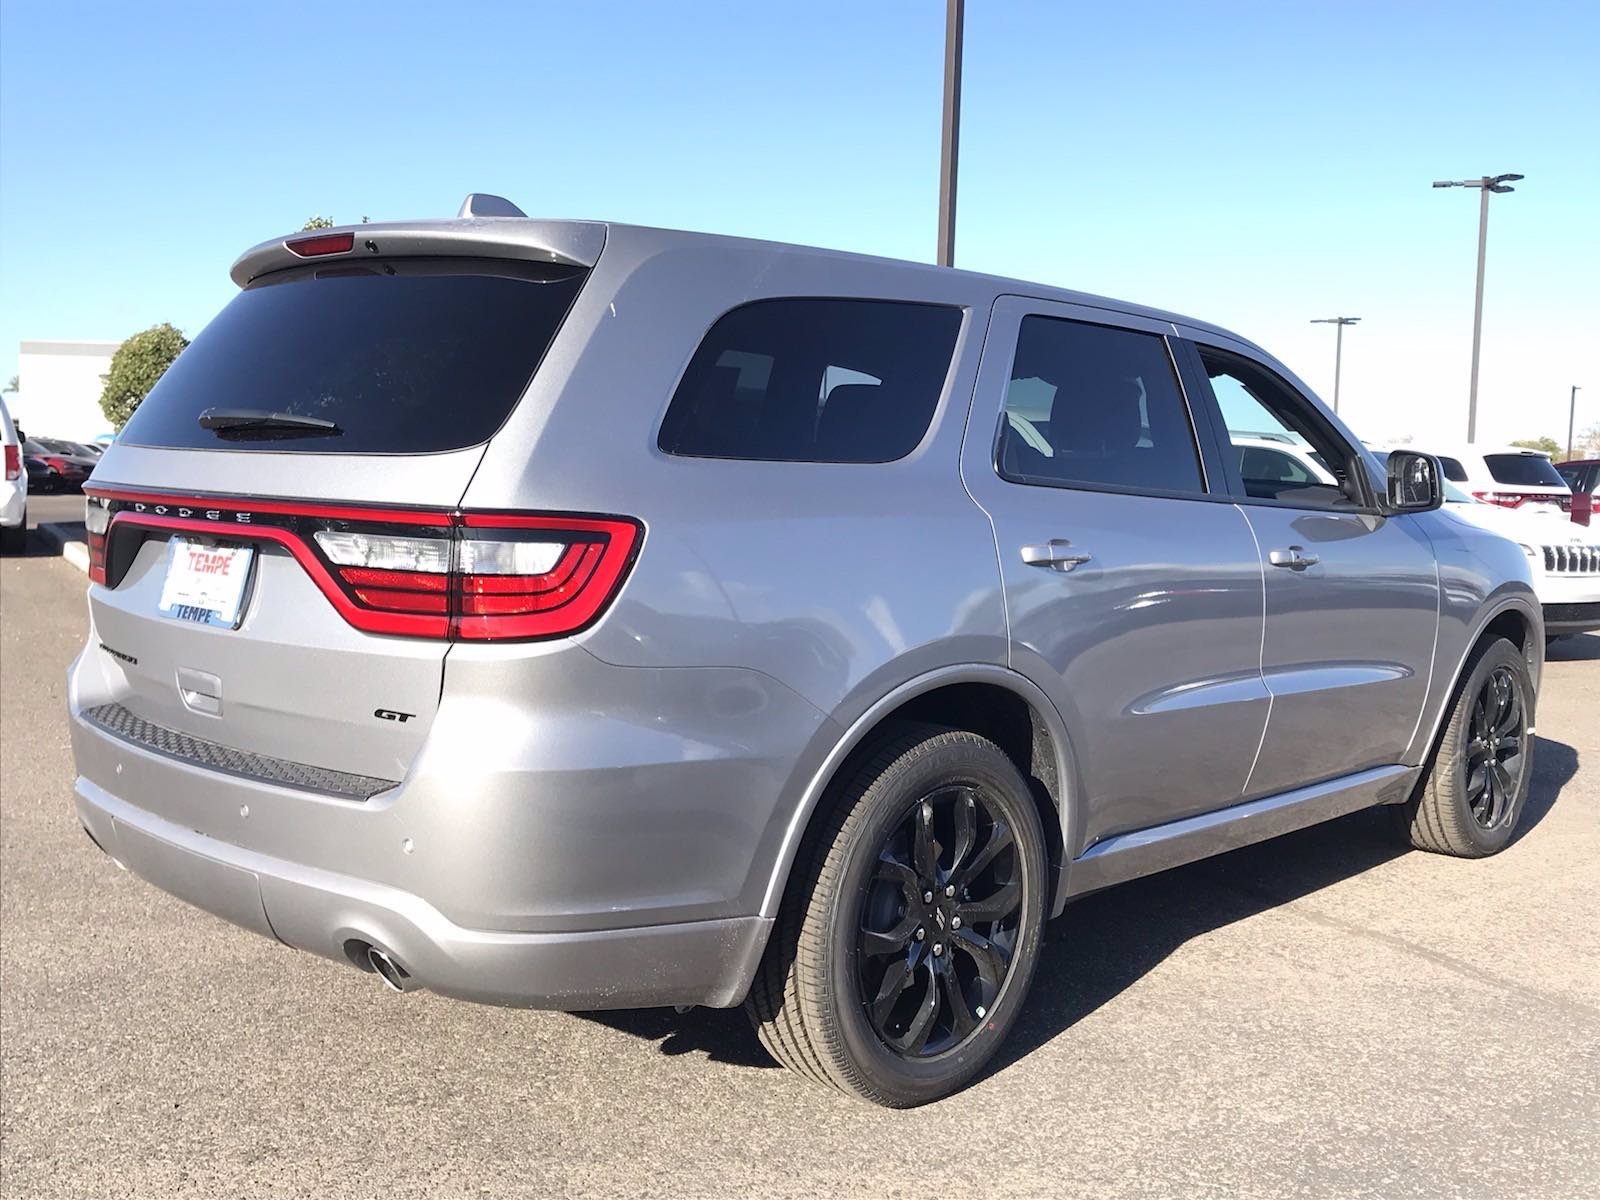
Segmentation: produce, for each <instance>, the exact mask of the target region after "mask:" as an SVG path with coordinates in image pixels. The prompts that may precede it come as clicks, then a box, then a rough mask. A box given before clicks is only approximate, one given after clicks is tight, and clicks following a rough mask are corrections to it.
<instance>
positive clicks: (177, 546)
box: [156, 537, 255, 629]
mask: <svg viewBox="0 0 1600 1200" xmlns="http://www.w3.org/2000/svg"><path fill="white" fill-rule="evenodd" d="M254 557H255V548H254V547H252V546H217V545H212V544H208V543H206V542H196V541H192V540H191V539H189V538H180V537H175V538H173V539H172V540H171V541H169V542H168V543H167V577H166V580H165V581H164V582H163V583H162V585H161V601H160V603H159V604H158V605H157V606H156V607H157V609H158V610H159V611H160V612H161V614H162V615H163V616H167V617H172V618H174V619H175V620H179V621H193V622H195V623H196V624H199V625H216V626H220V627H221V628H223V629H237V628H239V621H240V619H241V617H242V615H243V613H242V609H243V608H244V586H245V584H246V583H247V582H248V581H249V579H250V563H251V560H252V559H253V558H254Z"/></svg>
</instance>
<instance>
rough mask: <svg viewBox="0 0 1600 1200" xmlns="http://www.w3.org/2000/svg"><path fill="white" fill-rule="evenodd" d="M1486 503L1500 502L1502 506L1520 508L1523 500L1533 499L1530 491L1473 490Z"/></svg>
mask: <svg viewBox="0 0 1600 1200" xmlns="http://www.w3.org/2000/svg"><path fill="white" fill-rule="evenodd" d="M1472 494H1473V495H1474V496H1476V497H1477V498H1478V499H1479V500H1482V501H1483V502H1484V503H1485V504H1498V505H1499V506H1500V507H1501V508H1519V507H1521V505H1522V503H1523V501H1525V500H1532V499H1533V498H1534V495H1533V493H1530V492H1473V493H1472Z"/></svg>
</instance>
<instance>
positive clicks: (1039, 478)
mask: <svg viewBox="0 0 1600 1200" xmlns="http://www.w3.org/2000/svg"><path fill="white" fill-rule="evenodd" d="M1171 328H1172V327H1171V326H1170V325H1165V324H1162V323H1160V322H1155V321H1148V320H1144V319H1141V318H1138V317H1129V316H1124V315H1122V314H1112V313H1108V312H1106V311H1104V310H1099V309H1092V308H1086V307H1081V306H1076V305H1065V304H1054V303H1046V302H1041V301H1035V300H1029V299H1023V298H1020V297H1002V298H1001V299H999V300H998V301H997V302H996V304H995V307H994V315H993V318H992V320H991V323H990V329H989V335H988V338H987V339H986V341H985V345H984V354H983V363H982V367H981V369H980V375H979V381H978V389H977V394H976V398H975V399H974V402H973V406H972V417H971V422H970V424H969V426H968V430H967V437H966V441H965V443H964V448H963V452H962V453H963V459H962V471H963V478H964V479H965V481H966V485H967V488H968V490H969V491H970V492H971V494H972V495H973V497H974V498H975V499H976V500H977V502H978V503H979V504H980V505H981V506H982V507H983V508H984V509H985V511H987V512H988V514H989V516H990V519H991V521H992V522H993V527H994V532H995V539H996V549H997V552H998V554H999V561H1000V572H1001V576H1002V580H1003V584H1004V587H1005V598H1006V613H1007V618H1008V621H1009V624H1010V631H1011V647H1012V666H1013V667H1015V668H1016V669H1017V670H1019V671H1021V672H1022V673H1023V674H1024V675H1027V676H1028V677H1029V678H1031V679H1032V680H1033V681H1034V682H1035V683H1037V684H1039V686H1040V687H1042V688H1043V689H1044V690H1045V691H1046V692H1047V693H1048V694H1049V695H1050V698H1051V699H1052V700H1053V701H1054V702H1055V704H1056V706H1057V708H1058V709H1059V710H1060V711H1061V713H1062V715H1063V716H1064V717H1065V718H1066V720H1067V724H1068V728H1069V730H1070V733H1071V736H1072V748H1071V751H1072V761H1073V764H1074V767H1075V769H1076V771H1077V773H1078V780H1077V783H1078V791H1077V793H1076V794H1077V795H1078V796H1080V797H1081V804H1080V805H1079V809H1078V811H1079V813H1080V831H1081V841H1080V844H1079V845H1078V846H1076V847H1073V850H1074V853H1077V852H1079V851H1081V850H1082V849H1084V848H1086V847H1087V846H1089V845H1092V844H1093V843H1094V842H1096V841H1098V840H1100V839H1101V838H1104V837H1107V836H1110V835H1111V834H1114V833H1118V832H1123V831H1126V830H1131V829H1141V828H1147V827H1150V826H1154V825H1160V824H1163V823H1165V822H1167V821H1171V820H1174V819H1177V818H1180V817H1184V816H1188V815H1191V814H1194V813H1199V812H1204V811H1207V810H1211V809H1216V808H1222V807H1225V806H1227V805H1229V804H1232V803H1234V802H1236V801H1237V800H1238V799H1239V797H1240V794H1241V792H1242V790H1243V788H1244V784H1245V780H1246V778H1247V777H1248V775H1249V773H1250V765H1251V763H1252V762H1253V761H1254V758H1255V755H1256V751H1257V749H1258V747H1259V746H1260V743H1261V737H1262V733H1263V730H1264V729H1265V726H1266V720H1267V706H1268V700H1267V693H1266V689H1265V687H1264V686H1263V684H1262V681H1261V673H1260V656H1261V632H1262V570H1261V563H1260V559H1259V557H1258V556H1257V554H1256V548H1255V542H1254V540H1253V539H1252V537H1251V533H1250V526H1249V523H1248V522H1247V521H1246V520H1245V518H1244V516H1243V514H1241V513H1240V511H1239V510H1238V508H1237V507H1235V506H1234V504H1233V503H1232V501H1231V499H1230V498H1229V496H1228V495H1227V493H1226V489H1220V490H1219V489H1217V488H1216V487H1214V486H1213V483H1212V480H1213V479H1214V478H1215V477H1216V472H1217V470H1218V465H1219V464H1218V461H1217V456H1216V448H1215V446H1214V444H1211V443H1210V442H1209V440H1208V439H1209V431H1204V432H1205V433H1206V435H1207V436H1205V437H1201V438H1198V439H1197V436H1196V430H1195V428H1194V425H1193V422H1192V421H1191V418H1190V415H1189V411H1188V407H1187V404H1186V402H1185V399H1184V395H1183V392H1182V389H1181V386H1180V384H1179V380H1178V377H1177V374H1176V372H1175V370H1174V366H1173V361H1172V358H1171V355H1170V351H1169V347H1168V344H1167V339H1166V337H1165V336H1164V332H1170V331H1171ZM1202 445H1205V447H1206V448H1205V450H1204V452H1202Z"/></svg>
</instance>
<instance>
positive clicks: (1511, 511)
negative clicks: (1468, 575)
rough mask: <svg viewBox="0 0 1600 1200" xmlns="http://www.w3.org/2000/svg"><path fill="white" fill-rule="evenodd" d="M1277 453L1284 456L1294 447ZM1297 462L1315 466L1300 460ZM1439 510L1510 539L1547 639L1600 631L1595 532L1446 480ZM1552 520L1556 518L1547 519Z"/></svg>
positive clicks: (1554, 512)
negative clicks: (1527, 564) (1527, 569)
mask: <svg viewBox="0 0 1600 1200" xmlns="http://www.w3.org/2000/svg"><path fill="white" fill-rule="evenodd" d="M1279 449H1281V450H1285V452H1288V451H1291V450H1294V449H1296V448H1295V447H1279ZM1407 449H1410V447H1407ZM1374 453H1375V454H1377V456H1378V458H1379V459H1380V460H1381V459H1383V458H1385V457H1386V455H1387V453H1388V452H1387V451H1385V450H1376V451H1374ZM1518 453H1519V454H1520V453H1526V454H1531V455H1533V456H1534V457H1536V458H1538V459H1540V460H1541V461H1542V462H1543V463H1544V464H1545V466H1547V467H1548V466H1549V465H1550V459H1549V457H1548V456H1546V455H1543V454H1541V453H1539V451H1537V450H1527V451H1520V450H1519V451H1518ZM1495 456H1496V454H1495V452H1493V451H1491V452H1489V453H1488V454H1486V455H1484V457H1486V458H1492V457H1495ZM1440 461H1441V463H1442V464H1443V465H1444V467H1445V470H1446V472H1447V473H1448V472H1449V469H1450V467H1449V463H1448V462H1447V461H1446V460H1444V459H1443V458H1442V457H1441V459H1440ZM1302 463H1303V465H1305V466H1315V465H1316V464H1314V463H1311V462H1310V461H1309V460H1307V459H1304V457H1303V456H1302ZM1534 469H1537V468H1534ZM1552 470H1553V468H1552ZM1330 478H1331V477H1330ZM1557 478H1560V477H1559V476H1557ZM1568 495H1569V496H1570V493H1568ZM1444 507H1445V510H1446V511H1448V512H1452V513H1454V514H1456V516H1458V517H1460V518H1461V519H1462V520H1464V521H1469V522H1471V523H1472V524H1474V525H1476V526H1478V527H1479V528H1481V529H1487V530H1489V531H1490V532H1491V533H1498V534H1499V535H1500V536H1501V537H1506V538H1510V539H1511V540H1512V541H1514V542H1516V543H1517V545H1519V546H1521V547H1522V552H1523V553H1524V554H1526V555H1527V556H1528V558H1529V559H1530V560H1531V565H1532V568H1533V590H1534V592H1535V593H1537V594H1538V597H1539V605H1540V607H1541V608H1543V609H1544V632H1545V636H1546V637H1547V638H1558V637H1563V636H1565V635H1566V634H1569V633H1587V632H1589V631H1591V630H1595V629H1600V529H1594V528H1592V527H1586V526H1583V525H1575V524H1573V523H1572V522H1571V521H1568V520H1566V519H1565V514H1564V513H1563V512H1562V511H1561V510H1560V509H1559V508H1554V507H1552V506H1551V505H1550V504H1548V503H1545V502H1542V501H1541V502H1537V503H1532V504H1522V505H1518V506H1516V507H1511V506H1509V505H1505V504H1494V503H1488V502H1485V501H1482V500H1479V499H1477V498H1476V497H1475V496H1474V495H1471V494H1469V493H1468V492H1467V491H1466V490H1465V488H1464V486H1463V485H1461V484H1459V483H1452V482H1450V481H1449V480H1448V479H1447V480H1446V481H1445V484H1444ZM1552 516H1556V517H1560V518H1562V519H1561V520H1551V517H1552Z"/></svg>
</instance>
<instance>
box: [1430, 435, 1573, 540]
mask: <svg viewBox="0 0 1600 1200" xmlns="http://www.w3.org/2000/svg"><path fill="white" fill-rule="evenodd" d="M1406 449H1407V450H1421V451H1423V452H1424V453H1427V454H1432V455H1433V456H1434V457H1436V458H1437V459H1438V460H1439V465H1440V466H1442V467H1443V468H1444V477H1445V478H1446V479H1447V480H1449V481H1450V482H1451V483H1455V484H1459V485H1460V486H1461V490H1462V491H1465V492H1470V493H1472V495H1473V496H1475V497H1477V498H1478V499H1479V500H1482V501H1483V502H1484V503H1485V504H1494V505H1497V506H1499V507H1500V508H1508V509H1513V510H1515V511H1518V512H1526V513H1538V514H1540V515H1543V516H1554V517H1560V518H1561V519H1562V520H1563V521H1565V520H1568V519H1570V517H1571V515H1572V489H1571V488H1570V487H1568V486H1567V481H1566V480H1565V479H1563V478H1562V477H1561V472H1560V471H1558V470H1556V467H1555V464H1554V463H1552V462H1551V461H1550V456H1549V455H1548V454H1546V453H1545V452H1544V451H1543V450H1529V449H1527V448H1526V447H1523V446H1495V445H1492V444H1491V445H1472V446H1451V445H1443V444H1423V445H1418V446H1407V447H1406Z"/></svg>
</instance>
